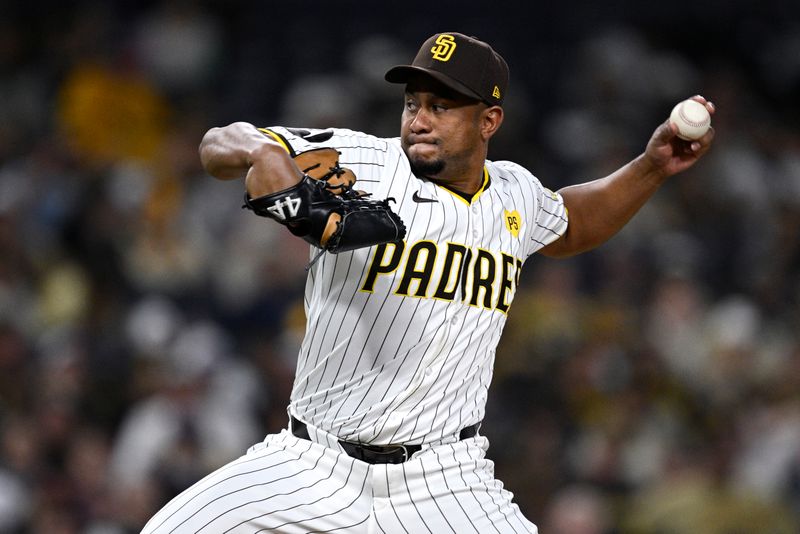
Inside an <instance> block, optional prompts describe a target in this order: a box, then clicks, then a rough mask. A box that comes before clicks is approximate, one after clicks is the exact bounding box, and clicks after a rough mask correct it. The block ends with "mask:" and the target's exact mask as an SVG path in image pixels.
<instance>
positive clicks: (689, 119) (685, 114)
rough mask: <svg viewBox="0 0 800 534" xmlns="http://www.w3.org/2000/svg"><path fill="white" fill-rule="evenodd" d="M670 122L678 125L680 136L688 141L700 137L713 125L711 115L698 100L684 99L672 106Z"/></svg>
mask: <svg viewBox="0 0 800 534" xmlns="http://www.w3.org/2000/svg"><path fill="white" fill-rule="evenodd" d="M669 120H670V122H672V123H674V124H676V125H677V126H678V137H680V138H681V139H684V140H686V141H694V140H695V139H700V138H701V137H703V135H704V134H705V133H706V132H707V131H708V128H709V127H710V126H711V115H710V114H709V113H708V110H707V109H706V107H705V106H704V105H703V104H701V103H700V102H697V101H696V100H684V101H683V102H679V103H678V105H677V106H675V107H674V108H672V113H670V115H669Z"/></svg>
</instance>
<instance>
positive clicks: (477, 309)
mask: <svg viewBox="0 0 800 534" xmlns="http://www.w3.org/2000/svg"><path fill="white" fill-rule="evenodd" d="M262 131H263V132H264V133H265V134H267V135H270V136H272V137H274V138H275V139H277V140H278V141H279V142H281V143H282V144H284V145H285V146H286V148H287V150H289V151H290V152H297V153H299V152H303V151H305V150H309V149H312V148H319V147H322V146H326V147H334V148H336V149H337V150H338V151H339V152H340V154H341V156H340V160H339V161H340V164H341V166H343V167H347V168H349V169H351V170H352V171H353V172H354V173H355V175H356V177H357V183H356V185H355V187H356V189H360V190H363V191H366V192H367V193H370V194H371V195H372V198H375V199H384V198H392V199H394V202H393V204H392V208H393V210H394V211H395V212H397V213H398V214H399V216H400V217H401V219H402V220H403V222H404V223H405V225H406V228H407V234H406V237H405V239H404V241H402V242H399V243H396V244H384V245H378V246H373V247H369V248H363V249H358V250H354V251H349V252H343V253H340V254H329V253H326V254H324V255H323V256H322V258H321V259H320V260H319V261H317V262H316V263H315V264H314V265H313V267H312V268H311V269H310V271H309V274H308V280H307V283H306V289H305V297H304V305H305V311H306V318H307V325H306V332H305V337H304V339H303V342H302V345H301V348H300V353H299V356H298V362H297V372H296V376H295V382H294V386H293V389H292V394H291V401H290V406H289V411H290V412H291V413H292V415H294V416H296V417H298V418H299V419H301V420H303V421H306V422H307V423H309V424H311V425H314V426H316V427H319V428H321V429H323V430H326V431H328V432H330V433H332V434H334V435H336V436H338V437H339V438H340V439H344V440H348V441H355V442H362V443H373V444H391V443H406V444H413V443H428V442H432V441H437V440H440V439H442V438H445V437H448V436H453V435H456V434H458V432H459V430H460V429H461V428H463V427H465V426H468V425H471V424H474V423H477V422H480V421H481V420H482V418H483V416H484V412H485V405H486V399H487V393H488V388H489V383H490V381H491V378H492V369H493V364H494V357H495V348H496V347H497V344H498V342H499V340H500V335H501V332H502V330H503V326H504V325H505V322H506V317H507V313H508V310H509V306H510V305H511V301H512V299H513V297H514V293H515V291H516V288H517V285H518V281H519V276H520V269H521V268H522V265H523V263H524V262H525V260H526V259H527V258H528V257H529V256H530V255H531V254H533V253H534V252H536V251H537V250H538V249H540V248H542V247H543V246H545V245H546V244H548V243H550V242H552V241H554V240H556V239H557V238H558V237H559V236H561V235H562V234H563V233H564V231H565V230H566V228H567V212H566V209H565V206H564V202H563V199H562V198H561V196H560V195H558V194H557V193H554V192H552V191H550V190H548V189H546V188H545V187H543V186H542V184H541V183H540V182H539V180H538V179H537V178H536V177H534V176H533V175H532V174H531V173H530V172H529V171H527V170H526V169H524V168H523V167H521V166H519V165H517V164H515V163H511V162H507V161H497V162H492V161H486V163H485V167H484V176H483V185H482V187H481V189H480V191H479V192H478V193H477V194H476V195H474V196H473V198H472V199H471V200H466V199H465V198H463V197H462V196H460V195H458V194H455V193H453V192H451V191H450V190H448V189H446V188H444V187H441V186H439V185H436V184H434V183H433V182H431V181H430V180H427V179H422V178H418V177H416V176H415V175H414V174H413V173H412V172H411V169H410V166H409V162H408V159H407V158H406V156H405V154H404V153H403V150H402V148H401V146H400V139H399V138H389V139H385V138H378V137H374V136H371V135H367V134H364V133H361V132H356V131H352V130H346V129H331V130H314V129H309V130H297V129H287V128H282V127H274V128H269V129H266V130H262ZM317 252H318V250H317V249H313V250H312V251H311V254H312V255H316V254H317Z"/></svg>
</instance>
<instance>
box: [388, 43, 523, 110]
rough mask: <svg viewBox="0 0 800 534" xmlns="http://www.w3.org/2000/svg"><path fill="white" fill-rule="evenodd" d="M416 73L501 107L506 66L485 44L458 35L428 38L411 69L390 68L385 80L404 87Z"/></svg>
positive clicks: (498, 55)
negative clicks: (402, 84)
mask: <svg viewBox="0 0 800 534" xmlns="http://www.w3.org/2000/svg"><path fill="white" fill-rule="evenodd" d="M418 72H424V73H426V74H428V75H429V76H431V77H433V78H434V79H436V80H437V81H439V82H441V83H443V84H444V85H446V86H447V87H449V88H451V89H453V90H455V91H457V92H459V93H461V94H463V95H466V96H470V97H472V98H476V99H478V100H482V101H483V102H486V103H487V104H489V105H490V106H499V105H502V104H503V99H505V96H506V88H507V87H508V64H506V61H505V60H504V59H503V58H502V56H500V54H498V53H497V52H495V51H494V49H492V47H491V46H489V45H488V44H487V43H484V42H483V41H480V40H478V39H477V38H475V37H469V36H467V35H464V34H462V33H457V32H443V33H437V34H435V35H433V36H431V37H429V38H428V40H426V41H425V42H424V43H422V46H421V47H420V49H419V52H417V56H416V57H415V58H414V61H413V62H412V63H411V65H397V66H395V67H392V68H391V69H389V70H388V71H387V72H386V75H385V76H384V78H385V79H386V81H387V82H391V83H406V82H408V80H409V78H410V77H411V75H412V74H414V73H418Z"/></svg>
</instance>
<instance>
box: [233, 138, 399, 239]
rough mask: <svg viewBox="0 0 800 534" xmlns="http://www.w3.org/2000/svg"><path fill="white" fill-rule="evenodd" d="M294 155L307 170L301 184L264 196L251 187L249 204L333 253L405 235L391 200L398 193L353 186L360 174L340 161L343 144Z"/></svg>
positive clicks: (249, 207) (253, 208) (259, 213)
mask: <svg viewBox="0 0 800 534" xmlns="http://www.w3.org/2000/svg"><path fill="white" fill-rule="evenodd" d="M294 161H295V163H296V164H297V166H298V167H299V168H300V170H301V171H302V172H303V178H302V180H300V182H298V183H297V185H294V186H292V187H290V188H288V189H284V190H283V191H278V192H275V193H270V194H267V195H264V196H261V197H258V198H250V196H249V195H248V194H247V193H245V195H244V207H246V208H248V209H250V210H252V211H253V212H254V213H256V215H260V216H262V217H269V218H270V219H274V220H276V221H278V222H279V223H281V224H283V225H285V226H286V227H287V228H289V231H291V232H292V233H293V234H294V235H296V236H299V237H302V238H303V239H304V240H306V241H307V242H309V243H311V244H312V245H314V246H316V247H319V248H321V249H323V250H327V251H328V252H331V253H333V254H338V253H339V252H344V251H347V250H354V249H357V248H362V247H369V246H372V245H379V244H381V243H390V242H395V241H400V240H402V239H403V238H404V237H405V234H406V228H405V225H404V224H403V221H402V220H401V219H400V217H399V216H398V215H397V214H396V213H394V212H393V211H392V209H391V207H390V206H389V202H390V201H393V200H394V199H391V198H389V199H385V200H368V199H367V197H368V196H369V195H367V194H366V193H364V192H363V191H357V190H355V189H353V185H354V184H355V182H356V176H355V174H353V171H351V170H350V169H347V168H343V167H341V166H339V152H338V151H337V150H335V149H333V148H318V149H314V150H308V151H306V152H302V153H300V154H297V155H296V156H295V157H294Z"/></svg>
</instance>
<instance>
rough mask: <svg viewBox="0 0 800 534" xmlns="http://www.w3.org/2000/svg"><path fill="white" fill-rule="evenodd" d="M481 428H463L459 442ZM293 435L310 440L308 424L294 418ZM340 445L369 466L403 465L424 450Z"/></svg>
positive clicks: (416, 447)
mask: <svg viewBox="0 0 800 534" xmlns="http://www.w3.org/2000/svg"><path fill="white" fill-rule="evenodd" d="M480 426H481V424H480V423H475V424H474V425H470V426H467V427H464V428H462V429H461V431H460V432H459V433H458V439H459V441H461V440H465V439H469V438H472V437H475V436H476V435H477V434H478V428H480ZM292 434H294V436H295V437H297V438H300V439H310V438H309V435H308V429H307V428H306V424H305V423H304V422H302V421H300V420H299V419H297V418H296V417H294V416H292ZM339 445H341V446H342V449H343V450H344V452H346V453H347V454H348V455H349V456H352V457H353V458H356V459H357V460H361V461H362V462H367V463H368V464H401V463H403V462H405V461H406V460H408V459H409V458H411V456H412V455H413V454H414V453H415V452H418V451H420V450H422V445H367V444H363V443H353V442H351V441H344V440H339Z"/></svg>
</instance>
